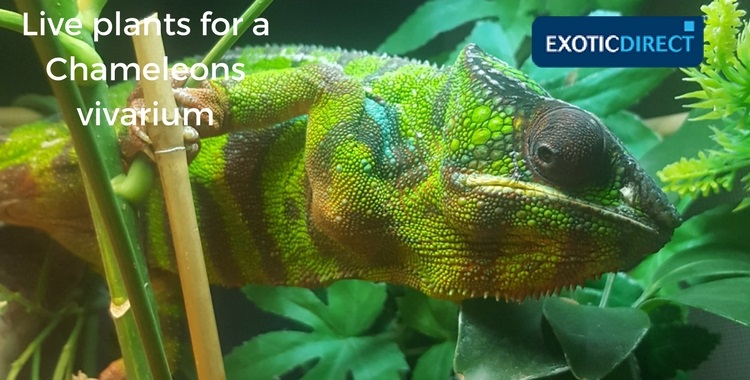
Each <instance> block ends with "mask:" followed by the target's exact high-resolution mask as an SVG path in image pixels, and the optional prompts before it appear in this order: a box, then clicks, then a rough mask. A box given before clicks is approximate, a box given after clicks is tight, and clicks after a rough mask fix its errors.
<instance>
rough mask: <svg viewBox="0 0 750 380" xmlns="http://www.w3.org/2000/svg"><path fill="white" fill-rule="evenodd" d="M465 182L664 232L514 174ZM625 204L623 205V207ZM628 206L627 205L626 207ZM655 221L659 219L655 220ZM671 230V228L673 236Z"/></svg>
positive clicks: (470, 178)
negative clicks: (521, 178)
mask: <svg viewBox="0 0 750 380" xmlns="http://www.w3.org/2000/svg"><path fill="white" fill-rule="evenodd" d="M465 184H466V186H467V187H472V188H475V189H477V190H479V191H482V192H487V193H494V194H498V193H511V192H515V191H520V192H522V194H521V195H523V196H525V197H535V196H536V197H539V198H544V199H547V200H549V201H552V202H554V203H556V204H559V205H563V206H569V207H571V208H574V209H577V210H581V211H583V212H586V213H589V214H595V215H599V216H600V217H602V218H603V219H607V220H610V221H613V222H615V223H618V224H622V225H626V224H627V225H631V226H633V227H634V228H636V229H638V230H641V231H643V232H645V233H647V234H653V235H657V236H658V235H663V234H664V232H665V228H659V227H657V226H655V225H651V224H649V223H648V221H645V220H644V219H646V218H645V217H640V218H639V217H638V216H636V215H635V214H633V216H632V217H631V216H628V215H625V214H624V212H623V211H625V210H622V209H618V210H617V211H613V210H611V209H607V208H605V207H602V206H599V205H595V204H592V203H589V202H586V201H584V200H580V199H577V198H575V197H571V196H570V195H568V194H565V193H563V192H561V191H558V190H556V189H554V188H551V187H548V186H544V185H540V184H536V183H530V182H524V181H519V180H515V179H513V178H511V177H501V176H494V175H490V174H476V173H473V174H469V175H467V176H466V177H465ZM621 207H622V206H621ZM626 207H628V208H630V207H629V205H628V206H626ZM653 223H656V221H653ZM671 232H672V230H671V229H669V234H670V235H671Z"/></svg>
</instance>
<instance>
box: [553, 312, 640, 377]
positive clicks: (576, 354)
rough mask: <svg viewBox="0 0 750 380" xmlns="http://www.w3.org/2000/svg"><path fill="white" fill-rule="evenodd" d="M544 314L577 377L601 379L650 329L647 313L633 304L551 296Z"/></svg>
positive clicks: (625, 356) (626, 355)
mask: <svg viewBox="0 0 750 380" xmlns="http://www.w3.org/2000/svg"><path fill="white" fill-rule="evenodd" d="M544 316H545V317H546V318H547V321H549V324H550V326H551V327H552V331H554V333H555V336H556V337H557V339H558V341H559V342H560V346H562V349H563V352H565V358H566V360H567V362H568V364H569V365H570V369H571V371H572V372H573V374H574V375H576V377H578V378H581V379H599V378H602V377H603V376H604V375H606V374H608V373H609V372H610V371H612V370H613V369H614V368H615V367H616V366H617V365H618V364H619V363H621V362H622V361H623V360H625V358H627V357H628V355H630V353H631V352H632V351H633V350H634V349H635V348H636V347H637V346H638V343H639V342H640V341H641V339H643V337H644V336H645V335H646V332H647V331H648V327H649V319H648V315H647V314H646V313H645V312H643V311H641V310H638V309H632V308H599V307H595V306H586V305H579V304H576V303H575V302H574V301H572V300H566V299H562V298H549V299H547V300H546V302H545V303H544Z"/></svg>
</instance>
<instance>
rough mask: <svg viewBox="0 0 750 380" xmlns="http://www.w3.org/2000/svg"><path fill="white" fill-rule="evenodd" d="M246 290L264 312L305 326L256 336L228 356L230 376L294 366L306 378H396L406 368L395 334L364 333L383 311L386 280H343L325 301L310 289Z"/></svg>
mask: <svg viewBox="0 0 750 380" xmlns="http://www.w3.org/2000/svg"><path fill="white" fill-rule="evenodd" d="M243 290H244V292H245V294H246V295H247V296H248V298H250V299H251V300H252V301H253V302H255V303H256V305H257V306H258V307H259V308H261V309H263V310H266V311H269V312H272V313H275V314H279V315H281V316H284V317H286V318H288V319H290V320H292V321H295V322H298V323H300V324H301V325H303V326H307V327H308V329H309V331H276V332H271V333H267V334H264V335H261V336H258V337H256V338H254V339H252V340H250V341H248V342H246V343H245V344H243V345H242V346H240V347H238V348H236V349H235V350H233V351H232V352H231V353H230V354H229V355H227V356H226V358H225V362H226V370H227V376H228V378H230V379H250V378H252V379H273V378H277V377H279V376H281V375H283V374H285V373H287V372H289V371H291V370H293V369H295V368H304V369H308V371H307V372H306V374H305V376H304V377H303V378H304V379H345V378H347V374H351V376H352V377H353V378H354V379H375V378H398V377H400V376H401V374H402V373H404V372H405V371H406V370H407V369H408V365H407V363H406V360H405V359H404V355H403V353H402V352H401V351H400V350H399V348H398V346H397V345H396V343H395V342H394V341H393V337H392V335H391V334H389V333H387V332H385V333H375V334H374V335H363V334H365V333H366V332H367V330H368V329H369V328H370V326H372V324H373V322H374V321H375V319H376V318H377V317H378V315H379V314H380V313H381V312H382V310H383V304H384V302H385V299H386V289H385V286H384V285H383V284H373V283H369V282H366V281H355V280H343V281H338V282H336V283H334V284H333V285H331V286H329V287H328V288H327V289H326V294H325V297H323V298H325V300H326V302H324V300H323V299H321V298H320V297H318V296H317V295H316V294H315V293H313V292H312V291H310V290H309V289H302V288H283V287H264V286H248V287H245V288H244V289H243Z"/></svg>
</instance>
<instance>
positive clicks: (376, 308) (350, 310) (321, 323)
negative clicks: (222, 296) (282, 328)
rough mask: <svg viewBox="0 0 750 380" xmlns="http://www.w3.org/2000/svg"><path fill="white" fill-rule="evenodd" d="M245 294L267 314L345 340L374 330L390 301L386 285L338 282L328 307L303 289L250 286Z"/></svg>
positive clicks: (329, 299) (329, 297) (329, 289)
mask: <svg viewBox="0 0 750 380" xmlns="http://www.w3.org/2000/svg"><path fill="white" fill-rule="evenodd" d="M244 292H245V294H246V295H247V297H248V298H250V300H251V301H253V302H255V304H256V305H258V307H259V308H261V309H263V310H266V311H269V312H271V313H274V314H278V315H281V316H284V317H286V318H288V319H291V320H293V321H296V322H299V323H302V324H304V325H307V326H309V327H311V328H313V329H316V330H321V331H327V332H331V333H337V334H341V335H344V336H353V335H357V334H360V333H362V332H363V331H365V330H366V329H367V328H368V327H370V325H372V322H373V321H374V320H375V318H376V317H377V316H378V314H380V312H381V311H382V310H383V302H385V298H386V290H385V286H384V285H383V284H373V283H369V282H366V281H356V280H342V281H337V282H335V283H334V284H333V285H331V286H329V287H328V288H327V294H328V304H327V305H326V304H325V303H324V302H323V301H322V300H321V299H320V298H319V297H318V296H317V295H315V293H313V292H312V291H311V290H309V289H303V288H293V287H272V286H247V287H245V288H244ZM354 300H356V301H357V302H353V301H354Z"/></svg>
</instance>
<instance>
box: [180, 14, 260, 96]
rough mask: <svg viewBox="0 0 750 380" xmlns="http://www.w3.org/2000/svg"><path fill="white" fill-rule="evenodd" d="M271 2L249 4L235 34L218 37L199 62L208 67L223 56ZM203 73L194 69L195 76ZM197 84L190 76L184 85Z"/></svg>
mask: <svg viewBox="0 0 750 380" xmlns="http://www.w3.org/2000/svg"><path fill="white" fill-rule="evenodd" d="M271 2H273V0H255V1H254V2H253V3H252V4H250V6H249V7H248V8H247V9H246V10H245V12H244V13H243V14H242V16H241V17H242V22H241V23H240V25H239V27H238V28H237V29H238V32H237V34H236V35H235V34H233V33H227V34H225V35H224V36H222V37H221V39H219V42H217V43H216V45H214V47H213V48H212V49H211V50H210V51H209V52H208V54H206V56H205V57H204V58H203V61H201V63H202V64H203V65H204V66H205V67H210V65H211V64H212V63H214V62H217V61H218V60H219V59H220V58H221V57H222V56H224V53H226V52H227V50H229V48H231V47H232V46H234V44H235V43H236V42H237V41H238V40H239V39H240V37H242V35H243V34H245V32H246V31H247V30H248V29H250V26H252V25H253V21H254V20H255V18H256V17H258V16H260V14H261V13H263V11H264V10H266V8H268V6H269V5H271ZM202 75H203V72H202V71H196V76H198V77H200V76H202ZM197 85H198V81H196V80H194V79H193V78H192V77H190V78H188V80H187V82H185V87H196V86H197Z"/></svg>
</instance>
